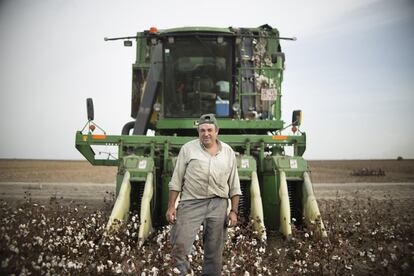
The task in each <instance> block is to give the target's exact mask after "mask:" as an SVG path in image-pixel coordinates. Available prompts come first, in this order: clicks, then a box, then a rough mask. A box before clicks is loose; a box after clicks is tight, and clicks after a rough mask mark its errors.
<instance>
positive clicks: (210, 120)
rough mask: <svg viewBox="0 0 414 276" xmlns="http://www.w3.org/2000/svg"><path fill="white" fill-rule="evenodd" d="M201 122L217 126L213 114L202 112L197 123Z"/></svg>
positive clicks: (200, 123)
mask: <svg viewBox="0 0 414 276" xmlns="http://www.w3.org/2000/svg"><path fill="white" fill-rule="evenodd" d="M202 124H213V125H215V126H216V128H217V127H218V124H217V120H216V116H214V114H212V113H211V114H203V115H201V117H200V119H199V120H198V125H202Z"/></svg>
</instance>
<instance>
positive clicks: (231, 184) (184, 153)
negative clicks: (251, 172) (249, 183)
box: [169, 139, 241, 200]
mask: <svg viewBox="0 0 414 276" xmlns="http://www.w3.org/2000/svg"><path fill="white" fill-rule="evenodd" d="M218 146H219V147H218V152H217V153H216V155H214V156H212V155H210V154H209V153H208V152H207V150H206V149H205V148H204V146H203V145H202V144H201V142H200V140H198V139H197V140H193V141H190V142H188V143H186V144H184V146H183V147H182V148H181V150H180V153H179V154H178V158H177V162H176V164H175V168H174V173H173V176H172V178H171V181H170V183H169V189H170V190H171V191H178V192H181V200H189V199H204V198H212V197H215V196H218V197H222V198H231V197H233V196H234V195H241V190H240V180H239V174H238V172H237V161H236V156H235V154H234V151H233V149H232V148H231V147H230V146H229V145H227V144H226V143H223V142H220V141H218Z"/></svg>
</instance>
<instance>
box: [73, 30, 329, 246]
mask: <svg viewBox="0 0 414 276" xmlns="http://www.w3.org/2000/svg"><path fill="white" fill-rule="evenodd" d="M118 39H119V40H123V41H124V45H125V46H132V40H135V41H136V46H137V47H136V49H137V52H136V62H135V64H133V66H132V98H131V99H132V100H131V117H132V118H133V119H134V120H132V121H131V122H127V123H126V124H125V125H124V127H123V128H122V134H121V135H107V134H106V133H105V132H104V131H102V129H101V128H100V127H99V126H98V125H97V124H96V123H95V122H94V121H93V120H94V115H93V102H92V99H90V98H89V99H87V110H88V122H87V123H86V124H85V127H84V128H83V129H82V130H81V131H78V132H77V133H76V148H77V149H78V150H79V151H80V153H81V154H82V155H83V156H84V157H85V158H86V159H87V160H88V161H89V162H90V163H91V164H92V165H103V166H118V172H117V176H116V195H117V199H116V201H115V205H114V207H113V210H112V214H111V216H110V219H109V221H108V225H107V229H108V230H110V229H112V228H114V227H115V225H117V220H119V221H125V220H127V219H128V216H129V214H131V212H135V213H137V214H138V215H139V218H140V219H139V223H140V227H139V233H138V237H139V238H140V240H142V241H143V240H145V239H146V238H147V237H148V235H149V234H150V233H151V232H152V231H153V229H154V228H156V227H159V226H162V225H165V224H166V223H167V222H166V220H165V212H166V210H167V202H168V192H169V191H168V183H169V181H170V179H171V177H172V174H173V171H174V165H175V162H176V159H177V155H178V152H179V150H180V148H181V146H182V145H183V144H184V143H186V142H188V141H190V140H193V139H196V135H197V131H196V128H197V119H198V118H199V117H200V115H201V114H206V113H214V114H215V115H216V118H217V120H218V124H219V127H220V131H219V139H220V140H221V141H223V142H226V143H228V144H229V145H230V146H231V147H232V148H233V149H234V151H235V152H236V156H237V164H238V172H239V176H240V181H241V188H242V192H243V196H242V197H241V199H240V205H239V210H240V216H242V217H244V218H245V219H248V220H252V221H254V226H255V228H256V230H257V231H258V233H261V237H262V238H266V229H269V230H279V231H280V232H281V233H282V234H283V235H284V236H285V237H286V238H287V239H290V238H291V237H292V224H295V225H304V226H306V225H309V224H312V225H313V226H312V227H314V228H315V229H316V231H317V232H318V233H319V234H320V235H321V236H323V237H324V236H326V231H325V228H324V225H323V222H322V219H321V215H320V212H319V209H318V205H317V202H316V199H315V196H314V193H313V187H312V183H311V180H310V176H309V168H308V164H307V162H306V160H305V159H304V158H303V157H302V155H303V153H304V152H305V149H306V135H305V132H301V131H300V130H299V127H300V123H301V116H302V115H301V111H299V110H296V111H293V116H292V117H293V118H292V123H291V124H289V125H286V126H285V123H284V122H283V121H282V117H281V98H282V93H281V91H282V90H281V83H282V79H283V71H284V62H285V55H284V53H283V52H282V50H281V46H280V41H281V40H294V38H284V37H280V36H279V32H278V30H277V29H275V28H272V27H271V26H269V25H263V26H260V27H257V28H233V27H229V28H211V27H184V28H174V29H165V30H158V29H156V28H154V27H152V28H150V29H149V30H146V31H144V32H140V33H137V35H136V36H133V37H118V38H105V40H118ZM290 127H292V128H291V129H292V131H289V133H290V134H289V135H283V134H282V131H283V130H286V129H287V128H290ZM97 146H112V147H117V149H118V156H117V157H116V158H110V156H108V158H106V159H99V158H97V157H98V154H97V153H96V151H94V149H93V147H97ZM289 150H290V152H291V154H290V155H291V156H289V155H287V154H286V153H285V151H289Z"/></svg>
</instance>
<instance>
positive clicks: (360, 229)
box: [0, 195, 414, 275]
mask: <svg viewBox="0 0 414 276" xmlns="http://www.w3.org/2000/svg"><path fill="white" fill-rule="evenodd" d="M319 204H320V209H321V213H322V216H323V219H324V223H325V226H326V229H327V230H328V236H329V238H328V239H323V240H321V239H318V238H317V237H315V236H314V235H313V231H312V226H310V227H308V228H307V229H294V239H293V240H292V241H290V242H288V241H285V240H283V238H282V236H281V235H279V234H278V233H273V232H271V233H268V240H267V242H265V241H261V240H260V239H258V237H257V233H255V232H254V231H253V230H252V228H251V225H250V223H249V222H245V223H241V224H240V225H239V226H237V227H235V228H232V229H231V230H230V231H229V235H228V239H227V243H226V247H225V251H224V266H223V275H276V274H277V275H302V274H311V275H312V274H313V275H322V274H327V275H361V274H382V275H384V274H389V275H393V274H397V275H412V273H413V271H414V269H413V268H414V245H413V243H414V229H413V228H414V227H413V217H414V215H413V212H412V209H413V208H412V207H413V203H412V200H406V201H403V200H392V199H390V198H384V199H383V200H373V199H370V198H368V197H362V196H360V195H355V198H354V199H352V200H346V199H340V198H338V199H336V200H320V201H319ZM110 207H111V206H109V205H108V206H106V207H105V208H102V209H99V210H98V209H96V208H95V209H94V208H93V207H90V206H86V205H85V206H82V205H76V204H65V205H64V204H60V203H59V200H55V199H54V200H51V201H50V203H47V204H44V203H42V204H40V203H37V202H34V201H32V200H31V199H30V196H27V198H26V202H25V203H23V204H20V205H18V206H16V205H15V204H13V205H12V204H10V203H8V202H6V201H0V220H1V226H0V260H1V267H0V272H1V274H2V275H5V274H15V275H40V274H41V275H85V274H102V275H112V274H113V275H137V274H138V275H176V274H177V271H176V270H174V266H173V260H172V257H171V251H172V250H171V246H170V244H169V242H168V241H169V226H165V227H163V228H160V229H157V231H156V232H155V233H154V234H153V235H152V236H151V237H150V238H149V239H148V240H147V241H146V242H145V243H144V245H143V246H142V247H138V240H137V228H138V225H139V223H138V217H137V216H134V215H131V218H130V220H129V221H128V222H127V223H125V224H122V225H121V227H120V230H119V232H118V234H116V235H110V234H107V233H105V226H106V223H107V220H108V217H109V214H110V209H111V208H110ZM200 235H201V233H200ZM202 256H203V250H202V239H201V238H199V237H198V238H197V240H196V242H195V244H194V247H193V251H192V254H191V255H189V256H188V258H189V259H190V261H191V265H192V269H193V271H194V273H195V275H198V274H200V273H201V266H202Z"/></svg>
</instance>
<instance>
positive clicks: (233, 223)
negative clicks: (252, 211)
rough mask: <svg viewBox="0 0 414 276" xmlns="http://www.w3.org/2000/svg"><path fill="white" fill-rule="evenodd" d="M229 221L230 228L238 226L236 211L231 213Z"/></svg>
mask: <svg viewBox="0 0 414 276" xmlns="http://www.w3.org/2000/svg"><path fill="white" fill-rule="evenodd" d="M228 219H229V227H233V226H236V224H237V214H236V213H235V212H234V211H230V213H229V217H228Z"/></svg>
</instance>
